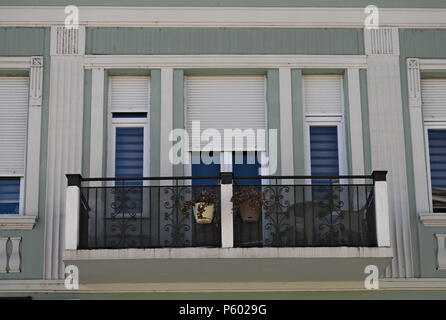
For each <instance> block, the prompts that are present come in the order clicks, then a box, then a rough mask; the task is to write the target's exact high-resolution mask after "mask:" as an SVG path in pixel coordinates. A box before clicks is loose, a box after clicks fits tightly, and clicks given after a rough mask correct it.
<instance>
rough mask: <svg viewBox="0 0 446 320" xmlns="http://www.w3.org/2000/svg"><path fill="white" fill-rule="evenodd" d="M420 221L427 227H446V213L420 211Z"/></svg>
mask: <svg viewBox="0 0 446 320" xmlns="http://www.w3.org/2000/svg"><path fill="white" fill-rule="evenodd" d="M420 221H421V223H422V224H423V226H425V227H446V213H420Z"/></svg>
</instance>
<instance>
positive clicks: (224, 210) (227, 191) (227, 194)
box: [220, 172, 234, 248]
mask: <svg viewBox="0 0 446 320" xmlns="http://www.w3.org/2000/svg"><path fill="white" fill-rule="evenodd" d="M220 177H221V186H220V188H221V195H220V203H221V246H222V248H232V247H234V226H233V218H232V202H231V198H232V183H233V181H234V180H233V173H232V172H222V173H220Z"/></svg>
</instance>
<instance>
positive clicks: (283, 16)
mask: <svg viewBox="0 0 446 320" xmlns="http://www.w3.org/2000/svg"><path fill="white" fill-rule="evenodd" d="M78 8H79V23H80V24H81V25H86V26H89V27H98V26H107V27H111V26H128V27H203V28H206V27H207V28H209V27H234V28H235V27H241V28H245V27H249V28H252V27H268V28H312V27H313V28H314V27H316V28H317V27H333V28H335V27H338V28H363V27H364V20H365V18H366V16H367V14H366V13H364V8H328V7H326V8H314V7H301V8H297V7H288V8H287V7H280V8H278V7H276V8H271V7H105V6H79V7H78ZM64 9H65V7H62V6H39V7H32V6H10V7H2V9H1V10H0V25H2V26H50V25H57V24H61V23H63V22H64V21H65V18H66V14H65V12H64ZM379 14H380V19H379V20H380V25H382V26H393V27H400V28H446V9H442V8H380V9H379Z"/></svg>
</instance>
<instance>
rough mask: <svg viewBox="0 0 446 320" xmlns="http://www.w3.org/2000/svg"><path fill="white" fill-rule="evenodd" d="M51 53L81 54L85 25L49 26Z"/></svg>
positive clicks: (83, 46) (83, 44)
mask: <svg viewBox="0 0 446 320" xmlns="http://www.w3.org/2000/svg"><path fill="white" fill-rule="evenodd" d="M50 52H51V55H83V54H84V53H85V26H79V27H78V28H77V29H76V28H66V27H65V26H63V25H59V26H52V27H51V50H50Z"/></svg>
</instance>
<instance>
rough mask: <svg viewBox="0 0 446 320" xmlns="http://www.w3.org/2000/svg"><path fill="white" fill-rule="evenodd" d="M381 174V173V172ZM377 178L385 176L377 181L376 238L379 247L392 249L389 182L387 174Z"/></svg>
mask: <svg viewBox="0 0 446 320" xmlns="http://www.w3.org/2000/svg"><path fill="white" fill-rule="evenodd" d="M379 173H381V172H379ZM373 174H374V175H375V176H378V177H379V176H383V178H382V179H378V180H377V181H375V213H376V217H375V219H376V236H377V240H378V247H390V227H389V199H388V194H387V181H386V180H385V173H384V174H382V175H381V174H378V175H376V172H374V173H373Z"/></svg>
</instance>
